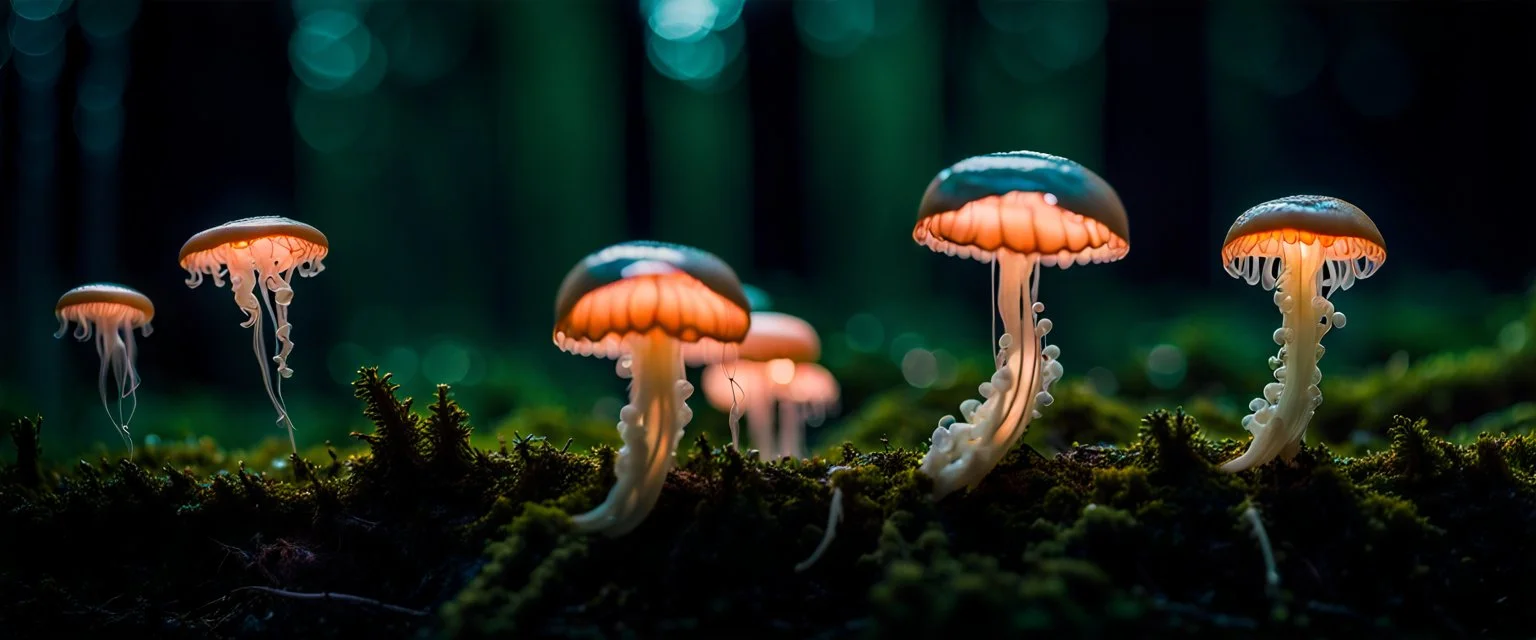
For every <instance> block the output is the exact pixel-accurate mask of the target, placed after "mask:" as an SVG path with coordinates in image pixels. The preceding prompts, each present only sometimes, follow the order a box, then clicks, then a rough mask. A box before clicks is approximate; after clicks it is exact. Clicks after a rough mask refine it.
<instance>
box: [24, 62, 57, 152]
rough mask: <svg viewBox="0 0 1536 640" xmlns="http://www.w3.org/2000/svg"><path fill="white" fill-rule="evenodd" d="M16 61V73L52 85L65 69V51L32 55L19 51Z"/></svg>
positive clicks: (31, 80)
mask: <svg viewBox="0 0 1536 640" xmlns="http://www.w3.org/2000/svg"><path fill="white" fill-rule="evenodd" d="M15 63H16V74H17V75H20V76H21V78H22V79H23V80H26V81H27V82H30V83H32V84H35V85H52V84H54V83H55V82H58V80H59V74H61V73H63V71H64V52H63V51H50V52H48V53H44V54H42V55H32V54H28V53H22V52H21V51H17V53H16V57H15ZM22 135H23V136H25V135H27V134H26V133H23V134H22Z"/></svg>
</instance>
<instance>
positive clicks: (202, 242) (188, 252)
mask: <svg viewBox="0 0 1536 640" xmlns="http://www.w3.org/2000/svg"><path fill="white" fill-rule="evenodd" d="M260 240H268V241H271V242H273V243H275V244H278V245H282V246H283V247H284V248H286V249H288V253H290V254H292V255H294V256H295V257H299V256H302V257H304V258H305V259H316V258H324V257H325V255H326V253H327V252H329V250H330V246H331V245H330V242H329V241H328V240H326V237H325V234H323V233H320V230H319V229H316V228H314V227H312V226H309V225H307V224H304V223H302V222H299V221H297V220H293V219H289V218H284V217H282V216H258V217H255V218H244V219H241V220H235V221H233V222H226V223H224V224H221V225H219V226H217V227H213V228H212V229H208V230H206V231H202V232H199V233H198V234H197V235H194V236H192V237H191V238H188V239H187V242H186V243H185V244H183V245H181V266H182V267H188V266H189V265H190V264H192V263H193V262H204V261H206V260H208V259H213V260H217V261H220V262H222V261H223V257H222V256H221V255H218V254H220V253H222V251H221V250H224V249H226V248H231V249H244V248H246V247H249V246H250V245H251V243H253V242H257V241H260Z"/></svg>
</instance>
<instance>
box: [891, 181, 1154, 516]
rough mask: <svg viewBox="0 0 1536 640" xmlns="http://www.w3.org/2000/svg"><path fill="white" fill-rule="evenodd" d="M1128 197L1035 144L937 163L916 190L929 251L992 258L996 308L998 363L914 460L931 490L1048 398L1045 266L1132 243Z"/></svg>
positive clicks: (965, 471) (971, 468)
mask: <svg viewBox="0 0 1536 640" xmlns="http://www.w3.org/2000/svg"><path fill="white" fill-rule="evenodd" d="M1129 237H1130V234H1129V224H1128V223H1127V221H1126V216H1125V208H1124V206H1123V205H1121V203H1120V197H1119V196H1118V195H1116V193H1115V191H1114V189H1112V188H1111V187H1110V186H1109V184H1108V183H1107V182H1105V181H1104V179H1103V178H1100V177H1099V176H1098V175H1097V174H1095V173H1093V172H1092V171H1089V170H1088V169H1087V168H1086V167H1084V166H1082V165H1080V164H1078V163H1076V162H1073V161H1071V160H1068V159H1066V158H1061V157H1057V156H1052V155H1047V154H1043V153H1037V152H1033V151H1015V152H1010V153H995V154H990V155H984V156H976V157H973V158H967V159H965V160H962V161H960V162H958V163H956V164H955V165H953V166H951V167H949V168H947V169H945V170H943V171H941V172H939V175H938V176H937V177H935V178H934V179H933V182H932V183H930V184H929V185H928V190H927V192H925V193H924V194H923V200H922V204H921V205H920V206H919V208H918V220H917V225H916V227H914V228H913V230H912V239H913V240H915V241H917V243H918V244H921V245H923V246H925V247H928V248H929V249H932V250H933V251H937V252H940V253H944V254H947V255H952V256H960V257H964V258H971V259H974V260H979V261H981V262H991V263H993V264H994V269H995V272H996V274H997V276H996V277H997V278H998V280H997V285H998V289H997V292H996V297H997V310H998V313H999V314H1000V315H1001V316H1002V318H1003V334H1002V336H1001V337H1000V338H999V339H998V347H999V350H998V353H997V355H996V362H997V372H996V373H995V374H993V376H992V379H991V380H990V381H989V382H984V383H982V384H981V386H980V389H979V391H980V392H981V395H982V397H983V398H984V400H982V401H977V400H968V401H966V402H965V403H964V404H962V405H961V406H960V411H961V413H962V414H963V416H964V418H965V422H956V421H955V419H954V418H953V417H952V416H945V417H944V419H942V420H940V422H939V426H938V428H937V429H935V430H934V432H933V444H932V446H931V447H930V448H929V450H928V453H927V455H925V456H924V458H923V462H922V466H921V470H922V471H923V473H925V474H927V475H929V476H930V477H932V478H933V479H934V496H935V497H943V496H945V495H947V494H949V493H950V492H953V491H955V490H956V489H959V488H960V487H966V486H975V485H976V483H977V482H979V481H980V480H981V478H982V477H984V476H985V475H986V474H987V472H988V471H990V470H991V469H992V468H993V467H994V466H996V465H997V463H998V461H999V460H1001V459H1002V457H1003V454H1004V453H1007V451H1008V450H1009V449H1011V448H1012V447H1013V445H1014V444H1015V443H1017V442H1018V440H1019V438H1020V437H1021V436H1022V435H1023V434H1024V431H1025V430H1026V428H1027V426H1028V424H1029V421H1030V419H1031V418H1033V417H1034V415H1036V407H1037V406H1043V405H1048V404H1050V403H1051V395H1050V393H1049V388H1050V384H1051V383H1052V382H1053V381H1055V380H1056V379H1058V378H1060V377H1061V364H1060V363H1059V362H1057V356H1058V355H1059V353H1060V350H1059V349H1058V348H1057V347H1055V346H1054V345H1052V346H1049V347H1047V346H1045V345H1044V338H1045V335H1046V334H1048V333H1050V331H1051V321H1050V320H1049V319H1045V318H1041V317H1040V313H1041V312H1043V311H1044V310H1045V306H1044V305H1043V304H1041V303H1040V302H1038V301H1037V299H1038V294H1039V286H1040V267H1041V266H1047V267H1051V266H1058V267H1061V268H1063V269H1065V268H1067V267H1070V266H1072V265H1074V264H1088V263H1091V262H1111V261H1115V260H1119V259H1121V258H1123V257H1125V255H1126V253H1127V252H1128V251H1130V244H1129V241H1128V239H1129Z"/></svg>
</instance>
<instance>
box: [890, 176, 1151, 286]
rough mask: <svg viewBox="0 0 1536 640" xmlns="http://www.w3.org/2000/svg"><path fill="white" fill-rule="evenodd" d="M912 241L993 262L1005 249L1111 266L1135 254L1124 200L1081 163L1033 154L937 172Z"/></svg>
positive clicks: (1064, 262) (1056, 261)
mask: <svg viewBox="0 0 1536 640" xmlns="http://www.w3.org/2000/svg"><path fill="white" fill-rule="evenodd" d="M917 218H918V219H917V226H916V227H914V228H913V230H912V239H913V240H915V241H917V243H918V244H921V245H923V246H926V247H928V248H929V249H932V250H934V251H938V252H941V253H947V254H950V255H960V256H963V257H967V258H974V259H977V260H982V261H990V260H991V259H992V257H993V256H994V255H995V254H996V253H997V251H999V250H1007V251H1011V252H1013V253H1018V254H1034V255H1038V256H1040V258H1041V262H1042V263H1043V264H1046V265H1047V266H1063V267H1065V266H1070V265H1072V264H1087V263H1089V262H1113V261H1115V260H1119V259H1121V258H1123V257H1125V255H1126V253H1128V252H1129V251H1130V223H1129V222H1128V221H1127V219H1126V216H1125V206H1124V205H1123V204H1121V203H1120V196H1119V195H1118V194H1116V193H1115V190H1114V189H1113V188H1112V187H1110V186H1109V183H1108V182H1105V181H1104V179H1103V178H1100V177H1099V175H1098V174H1096V173H1094V172H1092V171H1090V170H1088V168H1087V167H1084V166H1083V165H1081V164H1078V163H1076V162H1074V161H1072V160H1068V159H1066V158H1061V157H1058V156H1053V155H1048V154H1044V153H1038V152H1035V151H1012V152H1008V153H992V154H987V155H982V156H975V157H971V158H966V159H965V160H961V161H960V162H957V163H955V164H954V165H953V166H951V167H949V168H947V169H944V170H943V171H940V172H939V175H938V176H936V177H934V179H933V182H931V183H929V184H928V190H927V191H926V192H924V193H923V201H922V203H921V204H920V205H919V206H918V214H917Z"/></svg>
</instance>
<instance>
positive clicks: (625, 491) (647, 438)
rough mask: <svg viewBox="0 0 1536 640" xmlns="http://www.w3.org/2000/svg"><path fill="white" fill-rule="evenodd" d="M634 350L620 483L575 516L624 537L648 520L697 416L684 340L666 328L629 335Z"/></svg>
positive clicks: (622, 425) (583, 526)
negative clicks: (691, 401) (685, 365)
mask: <svg viewBox="0 0 1536 640" xmlns="http://www.w3.org/2000/svg"><path fill="white" fill-rule="evenodd" d="M627 342H628V346H629V349H630V354H631V361H630V371H631V373H632V376H633V377H632V379H631V382H630V386H629V399H630V400H629V404H627V405H625V406H624V408H623V409H621V410H620V411H619V424H618V429H619V437H620V438H622V439H623V440H624V446H623V447H622V448H620V449H619V454H618V460H617V461H616V463H615V464H614V471H615V475H616V476H617V482H616V483H615V484H614V486H613V488H612V489H611V490H609V492H608V497H607V498H606V499H604V500H603V503H602V504H600V505H598V506H597V508H595V509H593V510H591V511H589V512H587V513H584V514H580V515H577V516H574V517H572V518H571V521H572V522H573V523H575V525H576V527H577V529H579V530H581V531H587V532H592V531H600V532H602V533H605V534H607V535H609V536H620V535H623V534H626V533H629V532H630V531H632V530H634V528H635V527H636V526H639V524H640V523H641V522H642V521H644V520H645V516H646V515H647V514H649V513H650V511H651V509H652V507H654V506H655V505H656V500H657V499H658V498H659V497H660V496H661V489H662V486H663V485H664V484H665V483H666V479H667V472H668V471H670V470H671V469H672V465H673V464H674V462H675V457H674V454H675V453H676V451H677V445H678V443H679V442H680V441H681V440H682V438H683V428H684V427H685V426H687V424H688V422H689V421H690V420H692V419H693V411H692V410H691V409H689V408H688V404H687V400H688V398H689V397H690V396H692V395H693V385H692V384H690V383H689V382H688V381H687V380H686V379H684V369H683V352H682V344H681V343H680V342H679V341H678V340H677V339H675V338H672V337H670V336H667V335H665V334H663V333H662V332H660V331H653V332H651V333H649V334H647V335H643V336H632V337H630V338H628V339H627Z"/></svg>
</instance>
